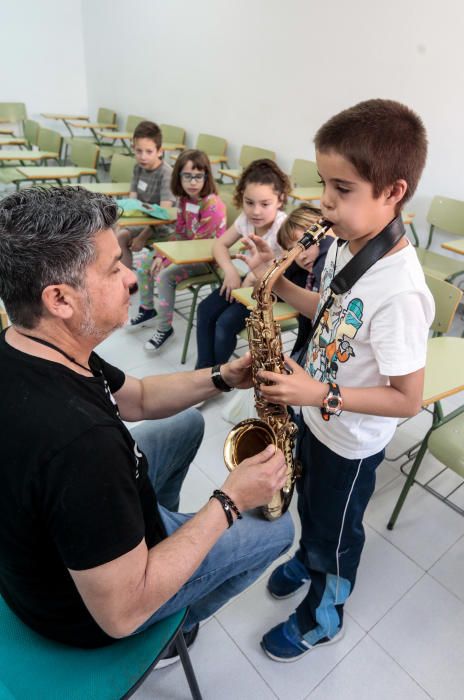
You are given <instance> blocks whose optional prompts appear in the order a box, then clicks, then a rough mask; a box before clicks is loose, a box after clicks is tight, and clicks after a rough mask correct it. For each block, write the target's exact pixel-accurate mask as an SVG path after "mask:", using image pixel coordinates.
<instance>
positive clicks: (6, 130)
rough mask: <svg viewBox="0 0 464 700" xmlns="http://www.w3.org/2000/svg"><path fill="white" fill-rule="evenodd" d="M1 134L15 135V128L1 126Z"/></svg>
mask: <svg viewBox="0 0 464 700" xmlns="http://www.w3.org/2000/svg"><path fill="white" fill-rule="evenodd" d="M0 134H9V135H10V136H13V134H14V129H11V128H6V127H1V128H0Z"/></svg>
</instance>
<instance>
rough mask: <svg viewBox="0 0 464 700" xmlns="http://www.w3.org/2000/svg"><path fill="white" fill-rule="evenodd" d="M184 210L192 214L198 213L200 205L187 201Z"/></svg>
mask: <svg viewBox="0 0 464 700" xmlns="http://www.w3.org/2000/svg"><path fill="white" fill-rule="evenodd" d="M185 209H186V211H189V212H191V213H192V214H198V212H199V211H200V205H199V204H193V202H187V206H186V207H185Z"/></svg>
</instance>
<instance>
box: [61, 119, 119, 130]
mask: <svg viewBox="0 0 464 700" xmlns="http://www.w3.org/2000/svg"><path fill="white" fill-rule="evenodd" d="M68 123H69V125H70V126H74V127H76V129H91V130H92V131H94V130H95V131H96V130H97V129H117V128H118V125H117V124H105V123H104V122H89V121H82V122H79V121H69V122H68Z"/></svg>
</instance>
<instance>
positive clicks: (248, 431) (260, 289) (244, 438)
mask: <svg viewBox="0 0 464 700" xmlns="http://www.w3.org/2000/svg"><path fill="white" fill-rule="evenodd" d="M331 226H332V224H331V223H330V222H329V221H326V220H321V221H319V222H318V223H317V224H312V226H310V227H309V228H308V229H306V231H305V232H304V234H303V237H302V238H301V239H300V240H299V241H298V243H297V244H296V246H295V247H294V248H292V249H291V250H289V251H287V252H286V253H285V254H284V255H283V256H282V257H281V258H279V259H276V260H274V261H273V263H272V265H271V266H270V267H269V268H268V269H267V270H266V272H265V273H264V275H263V277H262V279H261V281H260V282H259V284H258V285H257V287H256V288H255V290H254V292H253V294H252V298H253V299H255V300H256V302H257V303H256V307H255V308H254V309H253V310H252V312H251V314H250V316H249V317H248V318H247V320H246V327H247V332H248V342H249V345H250V353H251V373H252V380H253V386H254V395H255V406H256V412H257V414H258V418H247V419H246V420H242V421H240V423H237V425H236V426H235V427H234V428H232V430H231V431H230V432H229V434H228V435H227V437H226V441H225V444H224V461H225V463H226V467H227V468H228V469H229V471H232V470H233V469H235V468H236V467H237V466H238V464H240V462H242V461H243V460H244V459H246V458H247V457H252V456H253V455H256V454H257V453H258V452H261V451H262V450H264V449H265V448H266V447H267V445H270V444H271V445H274V447H275V449H280V450H282V452H283V453H284V455H285V461H286V464H287V479H286V483H285V485H284V487H283V488H282V489H280V490H279V491H278V492H277V493H275V494H274V496H273V498H272V500H271V502H270V503H268V504H267V505H265V506H263V507H262V513H263V515H264V517H265V518H266V519H267V520H275V519H276V518H279V517H280V516H281V515H283V513H285V511H286V510H287V508H288V506H289V505H290V501H291V500H292V495H293V488H294V482H295V479H296V478H297V477H298V476H299V473H298V469H297V467H296V464H295V460H294V458H293V446H294V442H295V436H296V433H297V430H298V429H297V426H296V425H295V423H293V422H292V421H291V420H290V417H289V414H288V412H287V407H286V406H281V405H280V404H274V403H269V402H268V401H266V400H265V399H264V398H263V397H262V395H261V393H260V391H259V388H258V387H259V384H260V383H262V380H259V378H258V372H259V371H260V370H269V371H271V372H279V373H280V374H283V373H287V372H288V371H289V370H288V367H287V366H286V365H285V362H284V357H283V353H282V339H281V334H280V325H279V324H278V323H277V322H276V321H274V316H273V312H272V307H273V305H274V302H275V300H276V297H275V294H273V292H272V287H273V286H274V284H275V282H276V281H277V279H278V278H279V277H280V276H281V275H282V274H283V273H284V272H285V270H286V269H287V268H288V267H289V266H290V265H291V264H292V262H293V261H294V260H295V258H297V257H298V255H299V254H300V253H301V251H302V250H305V249H306V248H309V247H310V246H312V245H319V242H320V241H321V240H322V238H324V236H325V235H326V233H327V231H328V230H329V229H330V228H331Z"/></svg>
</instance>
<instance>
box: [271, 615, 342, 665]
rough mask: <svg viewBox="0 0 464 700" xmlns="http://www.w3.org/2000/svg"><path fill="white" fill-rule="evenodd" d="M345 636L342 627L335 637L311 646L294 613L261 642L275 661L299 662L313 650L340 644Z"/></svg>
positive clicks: (324, 638)
mask: <svg viewBox="0 0 464 700" xmlns="http://www.w3.org/2000/svg"><path fill="white" fill-rule="evenodd" d="M343 634H344V631H343V627H342V628H341V629H339V630H338V631H337V632H336V634H335V635H334V636H333V637H331V638H329V637H322V639H320V640H319V641H318V642H316V643H315V644H310V643H309V642H307V641H306V639H305V638H304V637H303V635H302V634H301V632H300V630H299V627H298V623H297V620H296V614H295V613H293V615H290V617H289V618H288V620H287V621H286V622H281V623H280V625H277V626H276V627H273V628H272V629H271V630H270V631H269V632H268V633H267V634H265V635H264V637H263V638H262V640H261V648H262V649H263V651H264V653H265V654H267V655H268V656H269V658H271V659H274V661H284V662H288V661H297V660H298V659H301V658H302V657H303V656H306V654H308V653H309V652H310V651H313V649H317V648H318V647H323V646H326V645H327V644H334V643H335V642H338V641H339V640H340V639H341V638H342V637H343Z"/></svg>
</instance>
